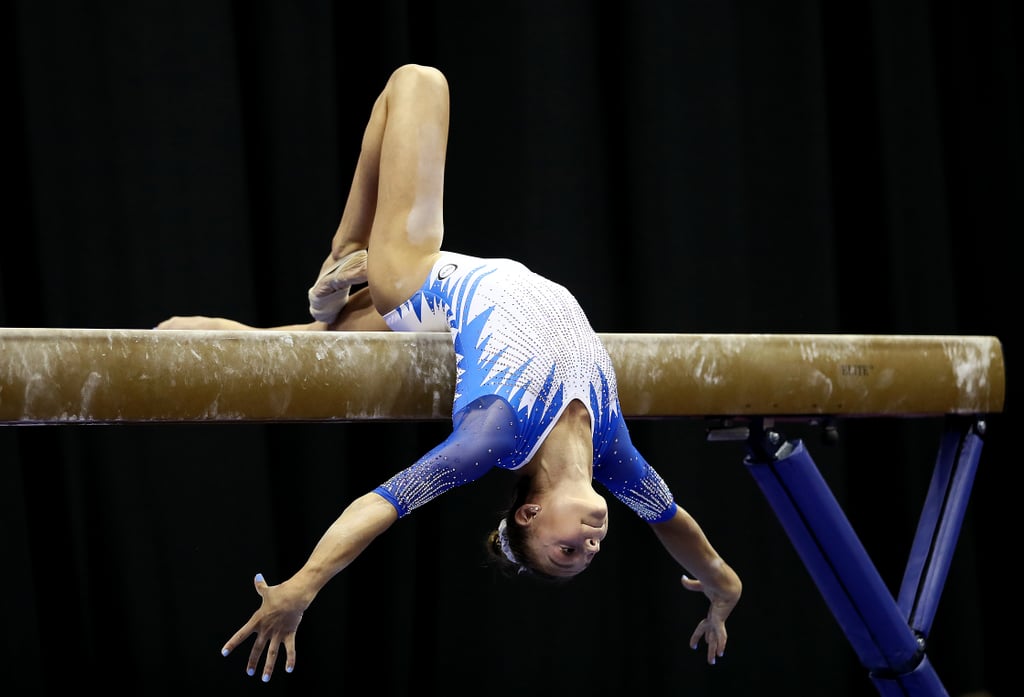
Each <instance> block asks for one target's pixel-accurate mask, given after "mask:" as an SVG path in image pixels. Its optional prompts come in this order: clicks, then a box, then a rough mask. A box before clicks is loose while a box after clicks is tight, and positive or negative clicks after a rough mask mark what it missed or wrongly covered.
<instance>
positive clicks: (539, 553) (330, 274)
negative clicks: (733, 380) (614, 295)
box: [158, 65, 742, 681]
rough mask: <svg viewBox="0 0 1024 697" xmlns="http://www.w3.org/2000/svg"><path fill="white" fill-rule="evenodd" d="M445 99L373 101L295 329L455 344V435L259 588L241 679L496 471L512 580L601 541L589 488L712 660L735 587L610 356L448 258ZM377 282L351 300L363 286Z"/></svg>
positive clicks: (441, 94)
mask: <svg viewBox="0 0 1024 697" xmlns="http://www.w3.org/2000/svg"><path fill="white" fill-rule="evenodd" d="M447 139H448V85H447V82H446V79H445V77H444V76H443V75H442V74H441V73H440V72H439V71H437V70H436V69H433V68H430V67H424V66H418V65H405V66H402V67H400V68H399V69H397V70H396V71H395V72H394V73H393V74H392V75H391V76H390V78H389V80H388V82H387V84H386V85H385V87H384V90H383V91H382V92H381V94H380V96H379V97H378V98H377V100H376V102H375V103H374V105H373V109H372V111H371V114H370V119H369V123H368V124H367V126H366V130H365V132H364V135H363V141H362V150H361V152H360V156H359V160H358V163H357V165H356V171H355V175H354V177H353V180H352V186H351V189H350V191H349V196H348V199H347V201H346V205H345V210H344V212H343V214H342V217H341V221H340V223H339V225H338V229H337V231H336V233H335V236H334V239H333V242H332V246H331V253H330V255H329V256H328V257H327V259H326V260H325V261H324V263H323V266H322V267H321V273H320V276H319V278H318V279H317V282H316V283H315V284H314V285H313V286H312V287H311V288H310V289H309V293H308V296H309V297H308V299H309V303H310V313H311V314H312V316H313V317H314V319H315V321H314V322H313V323H311V324H306V325H292V326H289V327H276V329H297V330H309V329H318V330H360V329H361V330H388V329H390V330H393V331H449V332H450V333H451V336H452V340H453V343H454V348H455V358H456V361H457V367H458V370H457V374H458V377H457V383H456V389H455V403H454V406H453V410H452V424H453V430H452V433H451V435H450V436H449V437H448V438H447V439H446V440H445V441H444V442H443V443H441V444H440V445H438V446H437V447H436V448H434V449H433V450H431V451H430V452H429V453H427V454H426V455H424V456H423V457H422V458H420V460H418V461H417V462H415V463H414V464H412V465H411V466H410V467H408V468H407V469H405V470H403V471H401V472H399V473H398V474H396V475H394V476H393V477H391V479H389V480H387V481H386V482H384V483H383V484H381V485H380V486H379V487H377V488H376V489H374V490H373V491H371V492H369V493H367V494H364V495H363V496H360V497H359V498H357V499H355V500H354V501H353V502H352V503H351V504H350V505H349V506H348V507H347V508H346V509H345V510H344V511H343V512H342V514H341V515H340V517H338V519H337V520H336V521H335V522H334V523H333V524H332V525H331V526H330V527H329V528H328V529H327V531H326V532H325V533H324V535H323V537H322V538H321V539H320V541H319V542H318V543H317V544H316V546H315V547H314V549H313V551H312V553H311V554H310V556H309V558H308V560H307V561H306V563H305V564H304V565H303V566H302V567H301V568H300V569H299V570H298V571H297V572H296V573H295V574H294V575H293V576H292V577H291V578H289V579H287V580H286V581H284V582H282V583H280V584H278V585H268V584H267V583H266V582H265V581H264V579H263V577H262V575H257V576H256V579H255V586H256V592H257V593H258V594H259V595H260V597H261V598H262V601H261V603H260V606H259V608H258V609H257V610H256V612H255V613H254V614H253V615H252V616H251V617H250V618H249V620H248V621H247V622H246V623H245V624H244V625H243V626H242V627H241V628H240V629H239V630H238V631H237V632H235V633H234V635H232V636H231V638H230V639H228V641H227V643H226V644H224V648H223V651H222V652H223V654H224V655H225V656H226V655H228V654H229V653H230V652H231V651H233V650H234V649H235V648H236V647H238V646H239V645H240V644H242V643H243V642H244V641H245V640H246V639H247V638H248V637H249V636H250V635H253V634H255V635H256V638H255V641H254V643H253V646H252V650H251V651H250V653H249V659H248V663H247V666H246V667H247V670H248V672H249V674H250V675H252V674H255V672H256V669H257V667H258V663H259V660H260V656H261V655H262V654H263V652H264V650H265V651H266V659H265V661H264V663H263V672H262V675H263V680H264V681H267V680H269V679H270V677H271V675H272V673H273V670H274V665H275V662H276V660H277V654H278V651H279V647H280V645H282V644H283V645H284V647H285V650H286V660H285V670H286V671H288V672H291V671H292V670H293V669H294V667H295V634H296V630H297V629H298V626H299V621H300V620H301V619H302V615H303V613H304V612H305V611H306V609H307V608H308V607H309V606H310V604H311V603H312V602H313V599H314V598H315V597H316V595H317V593H319V591H320V590H321V589H322V588H323V587H324V586H325V585H326V584H327V582H328V581H329V580H330V579H331V578H333V577H334V576H335V575H336V574H338V573H339V572H340V571H342V570H343V569H345V568H346V567H347V566H348V565H349V564H351V563H352V561H353V560H354V559H355V558H356V557H357V556H358V555H359V554H360V553H361V552H362V551H363V550H364V549H366V547H367V546H368V545H369V544H370V543H371V542H372V541H373V540H374V538H376V537H377V536H378V535H380V534H381V533H383V532H384V531H385V530H387V529H388V528H389V527H390V526H391V525H392V524H393V523H394V522H395V521H396V520H398V519H399V518H401V517H402V516H405V515H407V514H409V513H410V512H412V511H413V510H414V509H415V508H417V507H419V506H421V505H423V504H425V503H427V502H428V501H430V500H432V499H434V498H436V497H437V496H439V495H440V494H442V493H444V492H445V491H448V490H450V489H452V488H454V487H456V486H460V485H462V484H466V483H468V482H471V481H473V480H476V479H478V478H479V477H481V476H482V475H483V474H484V473H485V472H487V471H488V470H490V469H491V468H493V467H501V468H505V469H510V470H516V471H517V473H518V474H519V475H521V476H520V478H519V483H518V485H517V489H516V495H515V500H514V503H513V504H512V506H511V507H510V508H509V510H508V512H507V513H506V514H505V515H504V516H503V517H502V518H501V520H499V521H498V525H497V529H496V530H494V531H493V532H492V533H491V535H490V538H489V540H488V543H489V548H490V550H491V552H492V554H493V556H494V558H495V559H496V560H498V561H499V562H500V563H501V564H503V565H504V566H505V567H506V569H508V570H510V571H512V572H513V573H523V572H525V573H527V574H529V575H532V576H536V577H540V578H543V579H554V580H557V579H568V578H571V577H573V576H575V575H576V574H578V573H580V572H581V571H583V570H584V569H586V568H587V566H588V565H589V564H590V562H591V560H592V559H593V558H594V555H596V554H597V553H598V552H599V551H600V549H601V541H602V540H603V539H604V537H605V535H606V534H607V532H608V506H607V502H606V501H605V499H604V498H603V497H602V496H601V495H600V494H599V493H598V492H597V491H596V490H595V489H594V486H593V481H594V480H595V479H596V480H597V481H598V482H600V483H601V484H602V485H603V486H604V487H605V488H606V489H607V490H608V491H610V492H611V493H612V494H613V495H614V496H615V497H616V498H618V499H619V500H620V501H622V502H623V503H625V504H626V505H627V506H628V507H629V508H631V509H632V510H633V511H635V512H636V514H637V515H639V516H640V517H641V518H642V519H643V520H644V521H646V522H648V523H649V524H650V526H651V529H652V530H653V531H654V534H655V535H656V536H657V538H658V539H659V540H660V541H661V543H662V545H663V546H664V548H665V549H666V550H667V552H668V553H669V554H670V555H671V556H672V558H673V559H675V560H676V562H678V563H679V565H680V566H681V567H683V569H685V570H687V571H688V572H689V573H690V574H692V575H693V578H690V577H688V576H687V575H685V574H684V575H683V576H682V585H683V587H684V588H686V589H687V590H691V591H700V592H703V593H704V595H705V596H706V597H707V599H708V600H709V601H710V603H709V608H708V611H707V614H706V616H705V617H704V618H703V619H701V620H700V622H699V623H698V625H697V628H696V629H695V630H694V632H693V634H692V635H691V637H690V645H691V646H692V647H694V648H696V647H697V645H698V643H699V641H700V640H701V639H704V641H705V642H706V643H707V660H708V662H709V663H712V664H713V663H715V659H716V657H720V656H722V654H723V652H724V651H725V645H726V638H727V634H726V629H725V621H726V619H727V618H728V617H729V614H730V613H731V612H732V610H733V608H734V607H735V606H736V603H737V602H738V600H739V598H740V593H741V589H742V584H741V582H740V579H739V577H738V576H737V574H736V573H735V571H733V569H732V568H731V567H730V566H729V565H728V564H727V563H726V562H725V561H724V560H723V559H722V558H721V557H720V556H719V555H718V553H717V552H716V551H715V549H714V548H713V547H712V546H711V544H710V543H709V541H708V539H707V538H706V536H705V535H704V533H703V531H702V530H701V528H700V526H699V525H698V524H697V522H696V521H695V520H694V519H693V518H692V517H691V516H690V515H689V514H688V513H687V512H686V511H685V510H684V509H683V508H681V507H680V506H678V505H677V504H676V502H675V500H674V499H673V496H672V493H671V492H670V491H669V489H668V487H667V486H666V484H665V482H664V481H663V479H662V478H661V476H659V475H658V473H657V472H656V471H655V470H654V469H653V468H652V467H651V466H650V465H649V464H648V463H647V462H646V460H644V458H643V457H642V456H641V455H640V453H639V452H637V450H636V448H634V447H633V444H632V442H631V441H630V436H629V432H628V430H627V428H626V423H625V421H624V419H623V416H622V413H621V410H620V408H619V401H618V394H617V391H616V382H615V373H614V370H613V368H612V363H611V360H610V358H609V356H608V353H607V352H606V351H605V349H604V347H603V346H602V344H601V342H600V339H599V337H598V336H597V334H596V333H595V332H594V330H593V329H592V328H591V326H590V324H589V322H588V320H587V318H586V316H585V315H584V313H583V311H582V309H581V308H580V306H579V304H578V303H577V302H576V300H575V299H574V298H573V296H572V295H571V294H570V293H569V292H568V291H567V290H566V289H565V288H563V287H562V286H560V285H558V284H556V283H553V282H551V281H549V280H547V279H545V278H542V277H541V276H538V275H537V274H535V273H533V272H531V271H529V270H528V269H527V268H526V267H525V266H523V265H522V264H520V263H518V262H515V261H511V260H508V259H482V258H477V257H472V256H466V255H463V254H456V253H452V252H449V251H442V249H441V246H442V244H441V243H442V236H443V231H444V225H443V219H442V198H443V196H442V194H443V187H444V165H445V152H446V147H447ZM363 283H366V285H365V286H363V287H361V288H360V289H359V290H357V291H355V292H350V291H351V289H352V286H359V285H361V284H363ZM158 328H162V329H183V328H185V329H242V328H248V329H252V328H253V327H250V326H248V325H244V324H241V323H239V322H235V321H233V320H227V319H224V318H214V317H201V316H195V317H172V318H170V319H168V320H166V321H164V322H162V323H161V324H160V325H159V327H158Z"/></svg>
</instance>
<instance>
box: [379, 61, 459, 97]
mask: <svg viewBox="0 0 1024 697" xmlns="http://www.w3.org/2000/svg"><path fill="white" fill-rule="evenodd" d="M388 83H389V84H390V85H392V87H396V86H397V87H400V88H401V89H408V88H410V87H415V86H431V87H434V88H440V89H443V90H445V91H447V89H448V80H447V79H446V78H445V76H444V73H442V72H441V71H440V70H438V69H437V68H434V67H432V66H429V65H419V64H416V63H406V64H405V65H402V66H400V67H398V68H396V69H395V71H394V72H393V73H391V77H390V78H389V79H388Z"/></svg>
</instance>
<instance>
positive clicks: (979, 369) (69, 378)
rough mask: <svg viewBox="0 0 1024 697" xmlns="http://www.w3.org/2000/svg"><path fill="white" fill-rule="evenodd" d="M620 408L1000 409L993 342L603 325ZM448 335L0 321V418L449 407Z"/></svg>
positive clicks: (789, 412)
mask: <svg viewBox="0 0 1024 697" xmlns="http://www.w3.org/2000/svg"><path fill="white" fill-rule="evenodd" d="M601 339H602V340H603V341H604V343H605V345H606V346H607V348H608V351H609V353H610V354H611V357H612V361H613V363H614V365H615V370H616V374H617V376H618V384H619V397H620V401H621V403H622V409H623V412H624V414H625V415H626V416H627V417H633V418H673V417H716V416H720V417H742V416H780V417H783V416H786V417H821V416H844V417H867V416H886V417H914V416H936V415H943V414H981V413H993V412H999V411H1002V408H1003V400H1004V392H1005V374H1004V368H1003V354H1002V347H1001V344H1000V343H999V341H998V339H996V338H994V337H986V336H901V335H895V336H889V335H849V334H835V335H832V334H601ZM454 382H455V363H454V353H453V351H452V344H451V339H450V337H449V335H448V334H447V333H443V332H442V333H433V332H431V333H392V332H293V331H288V332H285V331H267V330H259V331H196V330H148V329H147V330H139V329H44V328H24V329H19V328H0V424H23V425H27V424H105V423H130V422H253V421H264V422H283V421H300V422H301V421H343V422H344V421H365V420H382V421H402V420H440V419H449V418H451V405H452V400H453V394H454V393H453V387H454Z"/></svg>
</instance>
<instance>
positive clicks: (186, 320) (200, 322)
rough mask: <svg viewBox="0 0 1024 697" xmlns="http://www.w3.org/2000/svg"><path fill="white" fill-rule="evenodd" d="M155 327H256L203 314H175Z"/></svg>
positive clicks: (219, 328) (218, 328)
mask: <svg viewBox="0 0 1024 697" xmlns="http://www.w3.org/2000/svg"><path fill="white" fill-rule="evenodd" d="M153 328H154V329H217V330H221V329H255V327H251V326H249V325H248V324H242V323H241V322H236V321H235V320H233V319H225V318H224V317H205V316H203V315H192V316H191V317H178V316H174V317H171V318H169V319H165V320H164V321H163V322H161V323H160V324H158V325H156V326H155V327H153Z"/></svg>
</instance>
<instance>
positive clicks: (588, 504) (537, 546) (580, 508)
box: [516, 492, 608, 576]
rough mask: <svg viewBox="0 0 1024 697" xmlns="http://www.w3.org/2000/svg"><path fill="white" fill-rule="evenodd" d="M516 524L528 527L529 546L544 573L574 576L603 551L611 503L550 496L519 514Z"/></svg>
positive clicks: (593, 498) (598, 498)
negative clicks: (602, 545)
mask: <svg viewBox="0 0 1024 697" xmlns="http://www.w3.org/2000/svg"><path fill="white" fill-rule="evenodd" d="M516 521H517V522H518V523H519V524H520V525H526V526H528V527H529V532H528V534H527V546H528V547H529V548H530V552H531V554H530V556H531V558H532V559H533V560H534V563H535V564H536V565H537V566H538V567H539V569H540V570H541V571H544V572H545V573H548V574H550V575H552V576H575V575H576V574H578V573H580V572H581V571H583V570H584V569H586V568H587V567H588V566H590V562H591V561H593V559H594V557H595V556H596V555H597V553H598V552H600V551H601V540H603V539H604V538H605V535H607V534H608V504H607V502H606V501H605V500H604V498H603V497H602V496H601V495H600V494H598V493H597V492H594V493H593V496H586V497H576V496H561V497H554V496H552V497H547V498H546V500H544V501H543V502H541V503H528V504H525V505H523V506H520V508H519V510H518V511H516Z"/></svg>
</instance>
